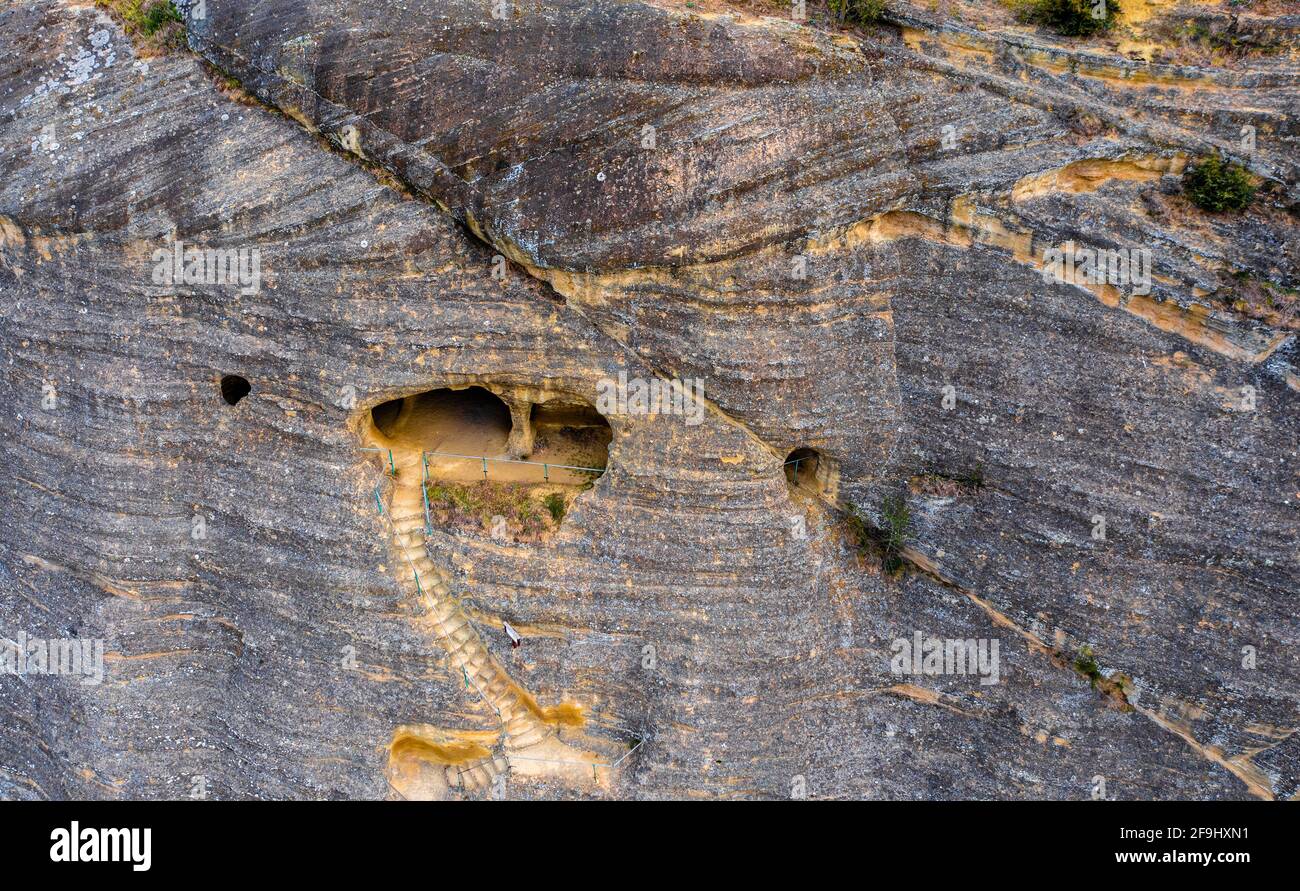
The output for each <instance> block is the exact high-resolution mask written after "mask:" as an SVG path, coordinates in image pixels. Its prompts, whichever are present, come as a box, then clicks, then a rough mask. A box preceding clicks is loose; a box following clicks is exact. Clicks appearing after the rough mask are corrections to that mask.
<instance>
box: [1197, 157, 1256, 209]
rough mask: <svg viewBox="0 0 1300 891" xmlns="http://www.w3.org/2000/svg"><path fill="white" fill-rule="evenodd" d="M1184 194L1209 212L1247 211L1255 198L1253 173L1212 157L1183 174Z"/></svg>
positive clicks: (1206, 158) (1202, 160)
mask: <svg viewBox="0 0 1300 891" xmlns="http://www.w3.org/2000/svg"><path fill="white" fill-rule="evenodd" d="M1183 192H1184V193H1186V195H1187V197H1188V198H1189V199H1190V200H1191V202H1192V203H1193V204H1195V205H1196V206H1197V207H1199V208H1200V209H1201V210H1204V211H1208V212H1209V213H1224V212H1225V211H1234V212H1235V211H1241V210H1245V208H1246V206H1247V205H1248V204H1250V202H1251V201H1252V200H1254V198H1255V185H1254V183H1253V182H1251V178H1250V174H1249V173H1247V172H1246V171H1245V170H1244V169H1242V168H1241V167H1239V166H1238V165H1236V164H1232V163H1230V162H1227V161H1224V160H1223V159H1222V158H1220V157H1219V156H1218V155H1209V156H1207V157H1205V158H1202V159H1201V160H1199V161H1197V162H1196V163H1195V164H1192V165H1190V166H1189V167H1188V168H1187V170H1186V171H1184V173H1183Z"/></svg>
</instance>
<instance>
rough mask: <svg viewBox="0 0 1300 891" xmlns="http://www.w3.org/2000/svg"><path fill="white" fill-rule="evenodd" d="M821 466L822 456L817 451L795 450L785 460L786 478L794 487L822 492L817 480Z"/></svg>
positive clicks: (807, 449) (808, 449)
mask: <svg viewBox="0 0 1300 891" xmlns="http://www.w3.org/2000/svg"><path fill="white" fill-rule="evenodd" d="M820 465H821V455H820V454H819V453H818V451H817V450H816V449H810V448H806V447H804V448H798V449H795V450H794V451H793V452H791V453H790V454H789V455H787V456H786V458H785V478H786V480H787V481H788V482H789V483H790V485H792V486H803V487H805V488H808V489H813V490H820V489H821V483H820V482H819V481H818V478H817V470H818V468H819V466H820Z"/></svg>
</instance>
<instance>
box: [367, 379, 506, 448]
mask: <svg viewBox="0 0 1300 891" xmlns="http://www.w3.org/2000/svg"><path fill="white" fill-rule="evenodd" d="M370 418H371V421H373V422H374V425H375V429H376V430H377V431H378V432H379V433H380V434H381V435H382V437H383V439H384V441H385V445H387V446H389V447H390V448H403V449H411V450H415V451H430V452H455V453H457V454H461V455H485V456H487V457H489V458H494V457H499V456H503V455H504V454H505V451H506V443H507V442H508V441H509V440H510V431H511V430H512V429H513V425H512V424H511V421H510V408H509V407H508V406H507V405H506V404H505V402H503V401H502V400H501V398H500V397H498V396H497V395H495V394H494V393H492V392H490V391H488V390H485V389H484V388H482V387H466V388H465V389H463V390H452V389H450V388H448V387H440V388H439V389H437V390H429V391H428V392H425V393H417V394H416V395H414V396H405V397H403V398H401V399H393V400H390V401H388V402H383V403H380V404H379V405H376V406H375V407H374V408H373V409H371V410H370Z"/></svg>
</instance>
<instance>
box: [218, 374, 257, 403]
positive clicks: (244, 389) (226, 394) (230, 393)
mask: <svg viewBox="0 0 1300 891" xmlns="http://www.w3.org/2000/svg"><path fill="white" fill-rule="evenodd" d="M252 389H253V385H252V384H250V383H249V382H248V379H247V378H243V377H240V376H239V375H237V374H228V375H226V376H225V377H223V378H222V379H221V398H222V399H224V400H226V402H227V404H229V405H236V404H238V402H239V400H241V399H243V398H244V397H245V396H247V395H248V394H249V392H250V391H252Z"/></svg>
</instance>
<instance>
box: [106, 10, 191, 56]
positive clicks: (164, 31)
mask: <svg viewBox="0 0 1300 891" xmlns="http://www.w3.org/2000/svg"><path fill="white" fill-rule="evenodd" d="M95 5H96V6H98V7H99V8H100V9H107V10H108V11H109V12H110V13H112V14H113V15H115V16H116V17H117V18H118V19H120V20H121V21H122V24H123V27H124V28H125V30H126V33H127V34H129V35H130V36H131V38H132V40H133V41H134V42H135V44H136V46H137V49H140V50H143V51H144V54H145V55H149V54H152V53H157V52H167V51H169V50H173V49H180V48H182V47H184V46H185V19H184V18H182V16H181V14H180V11H179V10H177V9H176V5H175V4H174V3H173V2H172V0H95Z"/></svg>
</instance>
